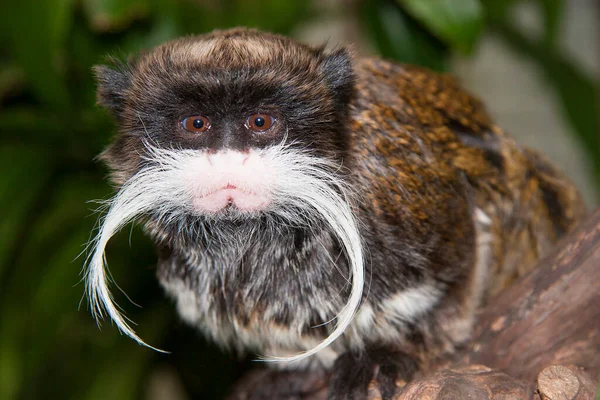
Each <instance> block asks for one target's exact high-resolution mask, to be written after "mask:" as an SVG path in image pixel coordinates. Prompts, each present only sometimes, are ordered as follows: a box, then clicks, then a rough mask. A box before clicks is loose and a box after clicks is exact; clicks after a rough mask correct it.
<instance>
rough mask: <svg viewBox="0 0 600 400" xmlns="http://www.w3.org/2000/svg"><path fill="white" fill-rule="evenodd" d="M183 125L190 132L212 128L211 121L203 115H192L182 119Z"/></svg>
mask: <svg viewBox="0 0 600 400" xmlns="http://www.w3.org/2000/svg"><path fill="white" fill-rule="evenodd" d="M181 126H183V129H185V130H186V131H188V132H193V133H202V132H206V131H207V130H209V129H210V121H209V120H208V118H206V117H203V116H202V115H192V116H190V117H187V118H184V119H183V120H182V121H181Z"/></svg>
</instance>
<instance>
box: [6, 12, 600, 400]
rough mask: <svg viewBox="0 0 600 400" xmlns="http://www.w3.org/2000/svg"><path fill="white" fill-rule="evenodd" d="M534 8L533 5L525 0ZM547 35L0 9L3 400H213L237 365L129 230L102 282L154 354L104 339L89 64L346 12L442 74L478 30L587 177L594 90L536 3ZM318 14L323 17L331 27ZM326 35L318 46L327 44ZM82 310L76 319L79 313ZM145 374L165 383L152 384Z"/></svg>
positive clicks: (390, 51) (216, 15) (411, 24)
mask: <svg viewBox="0 0 600 400" xmlns="http://www.w3.org/2000/svg"><path fill="white" fill-rule="evenodd" d="M531 1H533V0H531ZM535 2H536V4H538V5H539V11H540V13H541V15H542V16H543V19H544V24H545V25H544V27H545V31H544V35H543V37H541V38H531V37H529V36H528V35H526V34H525V33H524V32H522V31H521V30H519V29H518V28H517V27H516V26H515V25H514V24H512V23H511V18H510V12H511V9H512V7H513V6H514V3H516V1H515V0H512V1H510V0H508V1H505V0H436V1H424V0H395V1H394V0H372V1H367V0H363V1H356V2H355V3H352V7H347V6H343V5H338V6H331V7H330V8H327V9H326V10H325V11H323V9H319V8H315V7H314V6H311V3H310V2H305V1H290V0H227V1H220V2H201V1H192V0H177V1H174V0H79V1H74V0H19V1H16V2H7V1H5V2H3V3H2V5H0V22H1V23H0V43H1V45H2V46H1V47H0V66H1V67H0V104H1V105H0V132H1V133H2V134H1V137H0V141H1V142H0V143H1V147H0V156H1V159H2V160H3V162H2V164H1V165H0V169H1V171H0V177H1V178H0V204H2V211H1V218H2V219H1V221H2V222H1V224H0V315H2V322H1V324H0V399H5V400H12V399H38V398H48V399H54V398H57V399H58V398H60V399H89V400H92V399H106V398H109V399H115V400H118V399H133V398H149V397H147V394H148V390H150V389H149V388H150V387H154V386H153V385H155V384H157V382H158V383H160V381H161V379H163V380H164V379H166V378H164V377H165V376H167V377H168V376H171V377H174V379H175V382H180V383H181V384H182V385H183V387H184V389H185V392H186V393H187V394H188V395H189V396H190V398H203V399H204V398H222V397H223V395H224V393H226V391H227V388H228V386H229V385H230V384H231V382H232V381H233V380H234V379H236V378H237V377H239V375H240V374H241V373H242V372H243V371H244V369H245V368H247V365H248V363H247V362H243V361H239V360H235V359H233V358H232V357H231V356H228V355H223V354H221V353H220V352H219V351H218V350H217V349H215V348H214V347H212V346H211V345H208V344H206V343H205V342H204V340H203V339H202V338H201V337H199V335H198V334H196V333H195V332H193V331H192V330H191V329H188V328H186V327H183V326H182V324H181V323H180V322H179V320H178V319H177V317H176V316H175V315H174V311H173V307H172V306H171V304H169V302H167V301H165V300H164V298H163V297H164V296H163V294H162V292H161V290H160V289H159V288H158V285H157V283H156V280H155V278H154V273H153V272H152V271H153V270H154V264H155V257H154V251H153V249H152V246H151V244H150V243H149V241H148V239H146V238H145V237H144V236H143V234H141V232H140V230H139V229H138V228H132V230H131V232H122V233H121V234H120V235H118V236H116V237H115V238H114V239H113V240H112V242H111V244H110V246H109V248H108V250H107V254H108V259H109V261H110V266H111V271H112V273H113V276H114V278H115V280H116V281H117V282H119V284H120V285H121V287H123V288H126V291H127V293H128V294H129V295H130V297H131V298H133V299H135V301H136V302H138V303H139V304H143V305H144V308H138V307H135V306H132V305H131V304H128V303H127V301H126V298H125V296H120V297H119V298H118V300H120V301H119V303H120V304H121V305H123V306H125V309H126V311H127V314H128V316H130V317H131V318H132V319H133V320H134V321H136V322H138V323H139V329H138V332H139V334H140V335H141V337H142V338H144V339H146V340H148V341H149V343H151V344H153V345H156V346H159V347H161V348H163V349H167V350H169V351H171V352H172V353H171V354H169V355H163V354H158V353H154V352H152V351H150V350H148V349H145V348H142V347H139V346H137V345H135V344H134V342H132V341H131V340H128V339H126V338H124V337H121V336H120V335H119V334H118V333H117V331H116V329H115V328H114V327H112V326H111V325H110V324H109V323H107V324H106V327H105V328H104V329H102V330H101V331H100V330H98V329H97V327H96V325H95V323H94V322H93V320H92V318H91V317H90V316H89V315H88V313H87V310H86V307H87V304H86V302H85V300H82V299H81V296H82V293H83V287H82V285H81V282H80V281H79V280H80V278H81V276H80V275H79V272H80V268H81V265H82V263H83V257H79V258H76V257H77V255H78V254H80V253H81V252H82V251H84V244H85V243H86V242H87V240H88V238H89V235H90V232H91V231H92V230H93V228H94V225H95V220H96V216H95V215H93V213H92V211H91V210H93V209H94V208H95V206H94V204H90V203H87V201H89V200H91V199H102V198H106V197H108V196H110V195H111V193H112V190H111V188H110V187H109V186H108V185H107V183H106V180H105V174H106V171H105V170H104V169H103V168H102V166H100V165H98V163H96V162H95V161H94V157H95V156H96V155H97V154H98V153H99V152H100V151H101V150H102V148H103V146H105V145H106V144H107V143H108V142H109V140H110V138H111V136H112V134H113V133H114V126H113V123H112V122H111V121H110V119H109V118H108V115H107V113H106V112H105V111H103V110H101V109H99V108H97V107H96V106H95V93H94V90H95V84H94V81H93V77H92V76H91V73H90V70H91V67H92V66H93V65H95V64H99V63H102V62H103V61H104V60H105V57H106V55H109V54H111V55H116V56H121V57H124V56H126V55H127V54H129V53H132V52H135V51H137V50H139V49H144V48H149V47H151V46H154V45H156V44H158V43H161V42H163V41H165V40H167V39H169V38H173V37H176V36H179V35H185V34H190V33H200V32H206V31H210V30H212V29H214V28H226V27H231V26H240V25H243V26H250V27H257V28H260V29H264V30H269V31H274V32H279V33H283V34H291V33H293V32H294V31H295V30H296V29H297V28H299V27H300V26H302V25H303V24H305V23H306V22H308V21H312V22H314V21H315V20H319V19H321V20H323V21H326V19H327V18H328V17H329V16H331V15H333V14H337V13H345V14H346V15H347V16H348V18H354V19H356V20H357V21H359V22H360V23H361V25H360V26H361V29H364V32H365V34H366V35H368V37H369V38H371V40H372V42H373V44H374V45H375V47H376V48H377V49H378V50H379V52H380V53H381V54H382V55H383V56H385V57H388V58H393V59H396V60H400V61H403V62H409V63H416V64H421V65H425V66H429V67H431V68H434V69H437V70H447V68H448V64H447V60H448V57H449V56H450V55H451V54H453V53H454V52H458V53H459V54H462V55H469V54H471V53H472V52H473V51H474V49H475V48H476V44H477V41H478V39H479V38H480V37H481V35H482V34H483V33H484V32H491V33H493V34H495V35H497V36H498V37H500V38H502V40H504V41H505V42H506V43H507V44H509V45H510V47H512V48H513V49H514V50H515V51H517V52H519V53H521V54H523V55H524V56H526V57H529V58H530V59H531V61H532V62H534V63H536V65H538V67H539V69H540V72H541V73H542V74H543V75H544V76H545V77H546V78H547V80H548V82H549V84H550V85H551V86H552V87H554V88H555V90H556V93H557V96H558V98H559V99H560V100H561V102H562V104H563V105H564V107H563V109H564V113H565V118H566V119H567V120H568V121H569V122H570V123H571V126H572V127H573V133H574V134H575V135H577V137H579V138H580V140H581V141H582V143H584V144H585V147H586V149H587V150H588V152H589V155H590V157H591V159H592V160H593V162H594V166H595V171H596V173H597V175H596V176H597V177H600V144H599V142H600V135H599V134H598V132H600V129H599V125H598V118H597V112H598V110H599V109H600V106H599V104H598V98H597V92H596V89H597V88H598V83H597V82H595V81H593V80H592V79H591V78H590V77H588V76H586V75H585V74H584V73H583V72H581V70H580V69H579V68H578V66H577V65H574V64H573V63H572V62H571V61H570V60H569V59H568V58H566V57H565V56H563V55H562V53H561V49H560V48H559V47H558V46H557V42H558V41H557V38H558V37H559V36H560V32H561V25H560V24H561V20H562V9H563V6H562V1H561V0H539V1H535ZM328 13H329V15H328ZM324 39H326V38H324ZM80 301H81V306H80V310H79V309H78V305H79V304H80ZM157 371H167V372H168V373H167V374H164V373H162V374H159V373H157Z"/></svg>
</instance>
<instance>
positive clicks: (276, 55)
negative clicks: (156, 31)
mask: <svg viewBox="0 0 600 400" xmlns="http://www.w3.org/2000/svg"><path fill="white" fill-rule="evenodd" d="M322 58H323V49H322V48H313V47H310V46H306V45H304V44H301V43H298V42H296V41H294V40H292V39H289V38H286V37H284V36H279V35H274V34H269V33H263V32H259V31H255V30H247V29H233V30H228V31H215V32H213V33H210V34H207V35H200V36H188V37H184V38H180V39H176V40H173V41H170V42H167V43H165V44H163V45H161V46H158V47H157V48H155V49H153V50H151V51H150V52H148V53H146V54H145V55H144V56H143V57H141V58H140V59H139V60H138V61H139V63H138V66H139V67H140V68H144V67H147V68H156V67H165V68H177V67H183V68H189V67H205V68H210V69H227V70H231V69H260V68H269V69H273V68H286V69H289V68H292V69H298V68H301V69H303V70H304V71H305V72H310V71H314V70H316V69H318V66H319V63H320V61H321V60H322Z"/></svg>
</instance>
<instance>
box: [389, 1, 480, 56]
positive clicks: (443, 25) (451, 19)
mask: <svg viewBox="0 0 600 400" xmlns="http://www.w3.org/2000/svg"><path fill="white" fill-rule="evenodd" d="M396 1H397V2H398V4H400V5H401V6H402V7H404V9H405V10H406V11H407V12H408V13H410V14H411V15H412V16H413V17H414V18H415V19H417V20H418V21H420V22H421V23H422V24H423V25H424V26H426V27H427V28H428V29H429V30H431V32H432V33H433V34H434V35H436V36H437V37H439V38H440V39H441V40H442V41H444V42H445V43H447V44H448V45H450V46H452V47H454V48H456V49H458V50H459V51H461V52H462V53H464V54H470V53H471V52H472V51H473V48H474V47H475V44H476V43H477V39H479V36H480V35H481V30H482V28H483V8H482V7H481V4H480V2H479V0H426V1H424V0H396Z"/></svg>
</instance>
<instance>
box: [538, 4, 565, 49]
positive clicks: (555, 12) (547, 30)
mask: <svg viewBox="0 0 600 400" xmlns="http://www.w3.org/2000/svg"><path fill="white" fill-rule="evenodd" d="M539 1H540V7H541V9H542V13H543V15H544V42H545V45H546V46H548V47H551V46H554V45H555V44H556V40H557V39H558V35H559V33H560V27H561V19H562V13H563V10H564V1H563V0H539Z"/></svg>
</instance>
